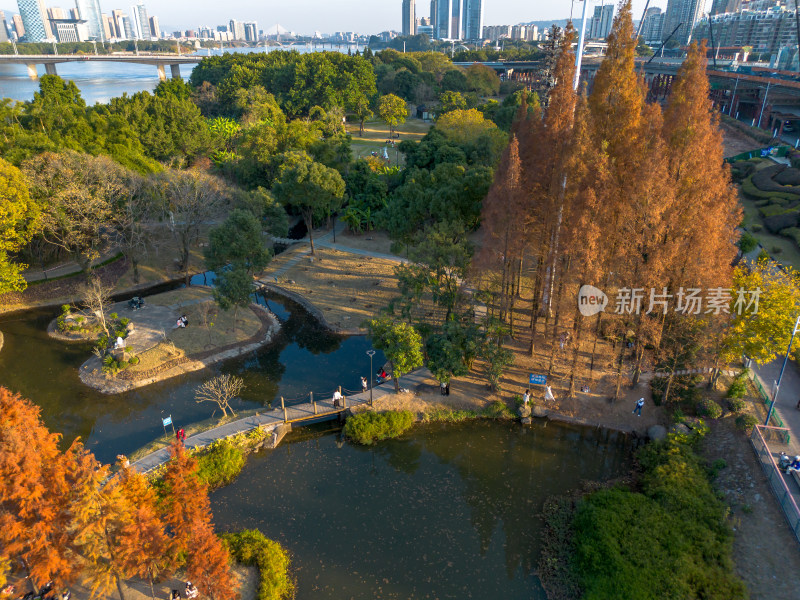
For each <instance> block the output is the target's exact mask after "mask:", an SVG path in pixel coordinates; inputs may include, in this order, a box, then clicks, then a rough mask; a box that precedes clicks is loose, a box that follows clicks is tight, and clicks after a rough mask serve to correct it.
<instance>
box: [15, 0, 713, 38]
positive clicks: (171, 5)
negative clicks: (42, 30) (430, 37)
mask: <svg viewBox="0 0 800 600" xmlns="http://www.w3.org/2000/svg"><path fill="white" fill-rule="evenodd" d="M701 1H703V0H701ZM645 2H646V0H634V2H633V17H634V20H638V19H639V18H641V13H642V11H643V10H644V6H645ZM44 4H45V5H46V6H47V7H48V8H52V7H60V8H63V9H64V10H68V9H71V8H74V5H75V2H74V0H45V2H44ZM131 4H134V5H135V4H136V0H133V2H132V1H131V0H124V1H120V2H117V1H116V0H100V6H101V9H102V12H103V13H104V14H108V15H110V14H111V12H112V10H114V9H121V10H123V11H124V12H125V13H129V11H130V10H131ZM483 4H484V19H483V23H484V25H503V24H508V25H513V24H516V23H524V22H529V21H541V20H550V19H552V20H557V19H566V18H568V17H569V15H570V6H571V4H572V3H571V2H570V1H569V0H554V1H553V2H549V3H546V4H545V5H544V6H542V5H537V6H527V7H526V6H520V3H519V2H518V0H483ZM537 4H538V3H537ZM601 4H603V2H601V1H600V0H596V1H593V2H591V3H590V4H589V10H588V14H589V17H590V18H591V15H592V14H593V12H594V6H600V5H601ZM604 4H611V2H608V1H606V2H604ZM614 4H616V3H614ZM145 5H146V7H147V12H148V13H149V14H151V15H153V14H157V15H158V17H159V20H160V22H161V24H162V25H161V28H162V30H164V29H166V30H171V29H173V28H177V29H187V28H193V27H197V26H200V25H208V26H213V25H217V24H226V23H228V22H229V21H230V20H231V19H235V20H239V21H257V22H258V23H259V26H260V27H262V28H264V29H266V28H268V27H272V26H274V25H276V24H280V25H282V26H283V27H285V28H286V29H289V30H292V31H297V32H299V33H302V34H311V33H313V32H314V31H323V32H327V33H332V32H335V31H356V32H359V33H362V34H371V33H378V32H380V31H386V30H395V31H400V30H401V27H402V22H401V7H402V0H388V1H386V0H385V1H384V2H381V3H379V4H377V5H376V3H375V2H372V1H370V0H340V1H339V2H336V3H335V4H334V3H331V2H328V1H326V0H296V1H295V2H292V3H291V4H289V5H287V3H284V2H279V1H277V0H267V1H266V2H261V3H255V2H253V1H252V0H230V1H229V2H227V3H225V5H224V8H223V7H220V6H219V5H218V4H211V5H205V4H201V5H199V6H198V4H197V3H195V2H190V1H189V0H170V1H167V0H150V1H147V2H145ZM666 5H667V0H653V1H651V3H650V6H657V7H660V8H662V10H664V9H666ZM0 10H3V11H5V13H6V15H7V18H9V19H10V15H12V14H17V13H18V12H19V11H18V9H17V3H16V2H15V1H14V0H0ZM581 10H582V3H580V2H575V3H574V9H573V18H576V19H578V18H580V15H581ZM429 12H430V2H429V0H417V2H416V14H417V17H418V18H419V17H422V16H428V15H429Z"/></svg>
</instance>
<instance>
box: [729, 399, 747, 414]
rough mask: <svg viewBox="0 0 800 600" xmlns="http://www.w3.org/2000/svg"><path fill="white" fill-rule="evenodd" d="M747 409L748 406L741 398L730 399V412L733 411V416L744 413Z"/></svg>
mask: <svg viewBox="0 0 800 600" xmlns="http://www.w3.org/2000/svg"><path fill="white" fill-rule="evenodd" d="M745 408H747V404H746V403H745V401H744V400H742V399H741V398H730V399H728V410H729V411H731V412H732V413H733V414H735V415H738V414H740V413H743V412H744V410H745Z"/></svg>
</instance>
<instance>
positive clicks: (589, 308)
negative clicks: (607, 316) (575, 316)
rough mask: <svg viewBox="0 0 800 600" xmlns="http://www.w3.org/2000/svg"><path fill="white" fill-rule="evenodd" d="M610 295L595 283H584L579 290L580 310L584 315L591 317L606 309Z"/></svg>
mask: <svg viewBox="0 0 800 600" xmlns="http://www.w3.org/2000/svg"><path fill="white" fill-rule="evenodd" d="M606 306H608V296H606V295H605V294H604V293H603V290H599V289H597V288H596V287H594V286H593V285H583V286H581V289H580V290H578V310H579V311H580V313H581V314H582V315H583V316H584V317H591V316H592V315H596V314H597V313H599V312H602V311H604V310H605V308H606Z"/></svg>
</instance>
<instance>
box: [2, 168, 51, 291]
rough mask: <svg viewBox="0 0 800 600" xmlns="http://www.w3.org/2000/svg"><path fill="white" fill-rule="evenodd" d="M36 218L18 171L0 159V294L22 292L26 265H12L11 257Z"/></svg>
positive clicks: (38, 214) (38, 216) (34, 227)
mask: <svg viewBox="0 0 800 600" xmlns="http://www.w3.org/2000/svg"><path fill="white" fill-rule="evenodd" d="M40 219H41V211H40V208H39V205H38V203H36V202H34V201H33V200H32V199H31V196H30V192H29V191H28V183H27V182H26V181H25V178H24V176H23V175H22V172H21V171H20V170H19V169H17V168H16V167H15V166H13V165H11V164H9V163H7V162H6V161H5V160H3V159H2V158H0V294H2V293H5V292H9V291H17V292H20V291H22V290H24V289H25V286H26V283H25V279H24V278H23V277H22V275H20V271H22V269H24V268H25V267H26V265H23V264H20V263H16V262H14V261H13V260H12V255H13V254H14V253H16V252H17V251H19V250H20V249H21V248H22V247H23V246H24V245H25V244H27V243H28V242H29V241H30V240H31V237H32V236H33V234H34V233H35V232H36V231H37V229H38V228H39V223H40Z"/></svg>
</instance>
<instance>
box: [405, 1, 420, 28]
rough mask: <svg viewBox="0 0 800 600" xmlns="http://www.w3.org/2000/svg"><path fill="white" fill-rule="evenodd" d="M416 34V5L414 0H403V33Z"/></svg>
mask: <svg viewBox="0 0 800 600" xmlns="http://www.w3.org/2000/svg"><path fill="white" fill-rule="evenodd" d="M416 34H417V7H416V1H415V0H403V35H416Z"/></svg>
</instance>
